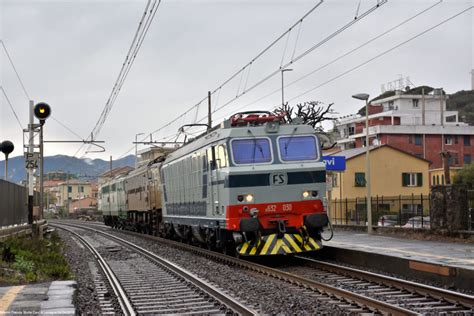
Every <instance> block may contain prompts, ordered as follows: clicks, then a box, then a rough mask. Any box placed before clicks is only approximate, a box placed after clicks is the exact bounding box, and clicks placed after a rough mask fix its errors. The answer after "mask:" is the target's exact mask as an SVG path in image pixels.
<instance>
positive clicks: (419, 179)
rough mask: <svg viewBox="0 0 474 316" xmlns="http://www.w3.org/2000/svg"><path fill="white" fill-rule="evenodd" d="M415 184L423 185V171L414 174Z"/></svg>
mask: <svg viewBox="0 0 474 316" xmlns="http://www.w3.org/2000/svg"><path fill="white" fill-rule="evenodd" d="M416 186H417V187H422V186H423V173H421V172H418V173H417V174H416Z"/></svg>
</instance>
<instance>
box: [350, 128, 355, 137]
mask: <svg viewBox="0 0 474 316" xmlns="http://www.w3.org/2000/svg"><path fill="white" fill-rule="evenodd" d="M354 133H355V127H354V126H349V135H354Z"/></svg>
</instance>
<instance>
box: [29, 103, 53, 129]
mask: <svg viewBox="0 0 474 316" xmlns="http://www.w3.org/2000/svg"><path fill="white" fill-rule="evenodd" d="M33 112H34V114H35V116H36V118H37V119H38V120H39V121H40V122H41V124H44V121H45V120H46V119H47V118H48V117H49V116H50V115H51V107H50V106H49V104H47V103H44V102H40V103H38V104H36V105H35V108H34V111H33Z"/></svg>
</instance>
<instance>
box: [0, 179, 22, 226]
mask: <svg viewBox="0 0 474 316" xmlns="http://www.w3.org/2000/svg"><path fill="white" fill-rule="evenodd" d="M27 194H28V191H27V188H25V187H23V186H20V185H18V184H15V183H11V182H8V181H5V180H0V227H4V226H10V225H15V224H25V223H27V222H28V206H27V202H28V195H27Z"/></svg>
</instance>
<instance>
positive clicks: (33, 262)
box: [0, 232, 72, 285]
mask: <svg viewBox="0 0 474 316" xmlns="http://www.w3.org/2000/svg"><path fill="white" fill-rule="evenodd" d="M0 247H1V248H0V249H1V251H2V258H1V261H0V284H9V285H14V284H23V283H30V282H43V281H51V280H65V279H70V278H71V277H72V273H71V270H70V269H69V266H68V263H67V261H66V258H64V256H63V254H62V242H61V239H60V238H59V236H58V234H57V233H56V232H53V233H52V234H51V235H50V236H49V238H45V239H43V240H34V239H32V238H31V237H12V238H9V239H7V240H5V241H3V242H2V243H1V244H0Z"/></svg>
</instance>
